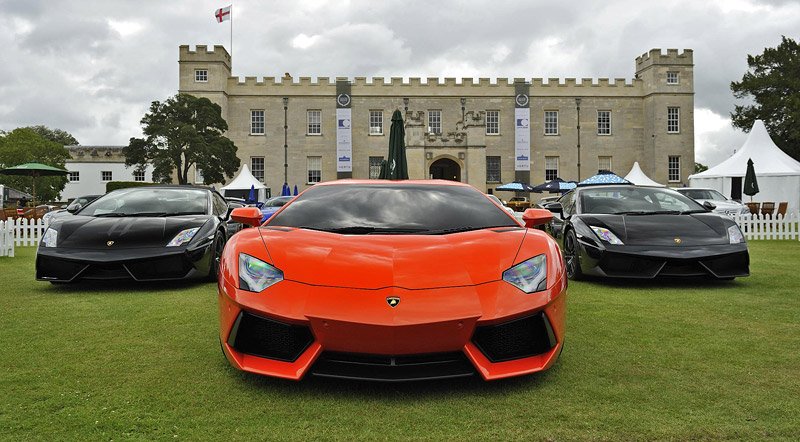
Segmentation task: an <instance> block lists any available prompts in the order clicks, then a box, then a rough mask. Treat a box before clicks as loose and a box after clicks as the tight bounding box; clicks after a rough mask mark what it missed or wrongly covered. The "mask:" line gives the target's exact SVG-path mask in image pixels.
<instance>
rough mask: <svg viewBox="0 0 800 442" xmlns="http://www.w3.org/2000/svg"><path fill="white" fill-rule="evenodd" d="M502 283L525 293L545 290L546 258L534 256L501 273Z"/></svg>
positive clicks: (542, 255)
mask: <svg viewBox="0 0 800 442" xmlns="http://www.w3.org/2000/svg"><path fill="white" fill-rule="evenodd" d="M503 281H505V282H507V283H509V284H511V285H513V286H514V287H516V288H518V289H520V290H522V291H523V292H525V293H533V292H540V291H542V290H544V289H546V288H547V257H546V256H545V255H544V254H541V255H537V256H534V257H533V258H531V259H528V260H526V261H523V262H521V263H519V264H517V265H515V266H514V267H511V268H510V269H508V270H506V271H505V272H503Z"/></svg>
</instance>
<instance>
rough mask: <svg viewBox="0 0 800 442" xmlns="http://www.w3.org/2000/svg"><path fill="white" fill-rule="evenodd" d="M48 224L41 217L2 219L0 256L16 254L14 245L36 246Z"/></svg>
mask: <svg viewBox="0 0 800 442" xmlns="http://www.w3.org/2000/svg"><path fill="white" fill-rule="evenodd" d="M46 228H47V225H46V224H45V222H44V221H42V220H41V219H25V218H18V219H15V220H8V221H0V256H14V247H15V246H16V247H25V246H36V245H38V244H39V241H40V240H41V239H42V235H43V234H44V231H45V229H46Z"/></svg>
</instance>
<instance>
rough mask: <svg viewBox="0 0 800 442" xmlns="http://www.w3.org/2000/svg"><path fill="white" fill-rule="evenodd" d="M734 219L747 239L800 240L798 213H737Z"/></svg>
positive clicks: (799, 218) (799, 217)
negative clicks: (774, 214)
mask: <svg viewBox="0 0 800 442" xmlns="http://www.w3.org/2000/svg"><path fill="white" fill-rule="evenodd" d="M733 219H734V221H736V224H738V225H739V228H740V229H742V233H744V237H745V238H747V239H797V240H800V233H799V232H798V221H800V216H798V213H797V212H796V211H795V212H791V213H787V214H786V216H782V215H776V216H772V215H751V214H746V215H736V216H734V218H733Z"/></svg>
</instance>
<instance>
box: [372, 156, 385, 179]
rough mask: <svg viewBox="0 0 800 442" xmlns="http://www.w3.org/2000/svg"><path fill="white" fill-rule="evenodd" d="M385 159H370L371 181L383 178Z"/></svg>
mask: <svg viewBox="0 0 800 442" xmlns="http://www.w3.org/2000/svg"><path fill="white" fill-rule="evenodd" d="M382 162H383V157H369V179H371V180H377V179H378V178H379V177H380V176H381V163H382Z"/></svg>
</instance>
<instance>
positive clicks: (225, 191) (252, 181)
mask: <svg viewBox="0 0 800 442" xmlns="http://www.w3.org/2000/svg"><path fill="white" fill-rule="evenodd" d="M251 187H254V188H255V189H256V200H257V201H266V196H267V195H266V193H267V190H266V189H267V186H265V185H264V184H263V183H262V182H261V181H259V180H257V179H256V177H254V176H253V174H252V173H250V168H248V167H247V164H245V165H244V166H242V170H241V172H239V175H236V178H234V179H233V181H231V182H230V184H228V185H227V186H224V187H223V188H222V189H221V190H222V195H223V196H230V197H236V198H244V199H247V196H248V194H249V193H250V188H251Z"/></svg>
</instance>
